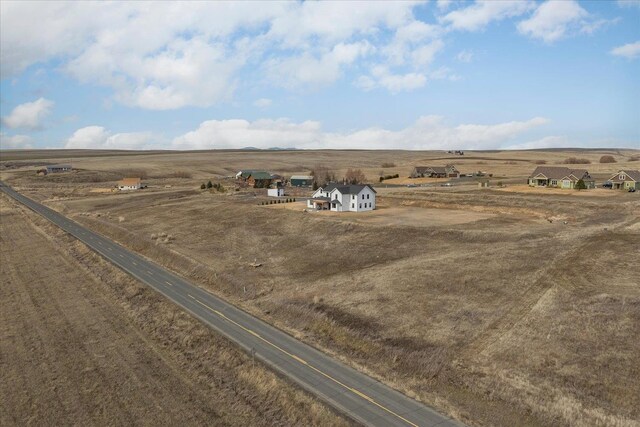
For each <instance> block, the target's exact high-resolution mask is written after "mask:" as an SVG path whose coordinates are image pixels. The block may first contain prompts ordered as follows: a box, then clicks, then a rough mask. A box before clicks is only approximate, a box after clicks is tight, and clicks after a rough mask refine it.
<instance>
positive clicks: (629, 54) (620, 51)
mask: <svg viewBox="0 0 640 427" xmlns="http://www.w3.org/2000/svg"><path fill="white" fill-rule="evenodd" d="M610 53H611V55H615V56H622V57H623V58H627V59H635V58H637V57H639V56H640V40H638V41H637V42H635V43H627V44H625V45H622V46H618V47H616V48H613V49H611V52H610Z"/></svg>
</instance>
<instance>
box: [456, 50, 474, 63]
mask: <svg viewBox="0 0 640 427" xmlns="http://www.w3.org/2000/svg"><path fill="white" fill-rule="evenodd" d="M473 57H474V54H473V52H472V51H470V50H466V49H464V50H461V51H460V52H458V54H457V55H456V59H457V60H458V61H460V62H471V61H472V60H473Z"/></svg>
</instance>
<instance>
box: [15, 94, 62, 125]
mask: <svg viewBox="0 0 640 427" xmlns="http://www.w3.org/2000/svg"><path fill="white" fill-rule="evenodd" d="M53 105H54V102H53V101H50V100H48V99H45V98H39V99H37V100H35V101H33V102H25V103H24V104H20V105H18V106H17V107H16V108H14V109H13V110H12V111H11V113H9V115H8V116H5V117H3V118H2V124H3V125H5V126H6V127H8V128H11V129H16V128H22V129H29V130H37V129H42V121H43V120H44V118H45V117H47V116H48V115H49V114H51V109H52V108H53Z"/></svg>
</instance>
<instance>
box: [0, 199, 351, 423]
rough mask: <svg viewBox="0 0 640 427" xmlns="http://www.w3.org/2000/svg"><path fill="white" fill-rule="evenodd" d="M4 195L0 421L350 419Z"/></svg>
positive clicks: (0, 210)
mask: <svg viewBox="0 0 640 427" xmlns="http://www.w3.org/2000/svg"><path fill="white" fill-rule="evenodd" d="M0 199H1V203H2V207H1V208H0V224H1V225H2V230H1V231H2V232H1V233H0V239H1V243H2V245H1V246H0V250H1V251H2V260H3V263H2V274H3V276H2V277H3V286H2V287H0V298H1V299H2V304H3V309H2V310H1V313H0V322H1V323H2V325H3V326H2V328H1V329H0V354H2V355H3V356H2V372H3V375H2V377H3V379H2V381H1V382H0V399H1V401H2V411H0V424H2V425H22V424H36V425H64V424H84V425H113V424H150V425H166V424H181V423H184V422H185V421H186V422H187V423H190V424H194V425H204V424H207V425H210V424H212V423H213V424H216V425H237V426H245V425H265V426H266V425H318V426H325V425H334V424H337V425H348V424H349V423H348V422H346V421H345V420H343V419H341V418H339V417H337V416H336V415H335V414H334V413H332V411H330V410H329V409H327V407H325V406H324V405H322V404H320V403H318V402H317V401H315V400H314V399H313V398H311V397H309V396H307V395H306V394H304V393H303V392H301V391H299V390H297V389H296V388H294V387H293V386H291V385H289V384H288V383H286V382H285V381H283V380H282V379H280V378H278V377H277V376H276V375H274V374H273V373H271V372H270V371H268V370H266V369H265V368H263V367H262V366H261V365H260V364H259V363H255V364H254V363H253V362H252V361H251V360H250V358H249V357H247V356H246V355H244V354H243V353H242V352H240V351H239V350H238V349H237V348H236V347H235V346H234V345H232V344H231V343H229V342H228V341H227V340H226V339H224V338H222V337H220V336H218V335H216V334H214V333H213V332H212V331H211V330H210V329H208V328H207V327H205V326H204V325H202V324H201V323H200V322H198V321H197V320H195V319H194V318H192V317H191V316H190V315H188V314H186V313H185V312H183V311H181V310H179V309H178V308H177V307H175V306H174V305H172V304H170V303H169V302H167V301H166V300H165V299H163V298H162V297H160V296H159V295H157V294H155V293H154V292H152V291H150V290H148V289H147V288H146V287H145V286H142V285H140V284H139V283H137V282H136V281H135V280H133V279H131V278H130V277H129V276H127V275H125V274H124V273H122V272H120V271H119V270H118V269H116V268H115V267H113V266H112V265H111V264H109V263H107V262H106V261H104V260H103V259H102V258H100V257H99V256H98V255H96V254H95V253H93V252H92V251H90V250H89V249H87V248H86V246H84V245H82V244H80V243H78V242H77V241H75V240H74V239H71V238H70V237H69V236H68V235H66V234H65V233H63V232H62V231H61V230H59V229H58V228H56V227H54V226H52V225H51V224H50V223H48V222H47V221H45V220H44V219H42V218H40V217H38V216H37V215H35V214H33V213H31V212H29V211H27V210H26V209H25V208H22V207H18V206H17V205H15V204H14V202H12V201H9V200H8V199H7V198H6V196H4V195H2V196H0ZM27 253H28V254H29V256H24V254H27ZM44 259H46V267H44V268H43V267H42V265H41V263H40V261H41V260H44Z"/></svg>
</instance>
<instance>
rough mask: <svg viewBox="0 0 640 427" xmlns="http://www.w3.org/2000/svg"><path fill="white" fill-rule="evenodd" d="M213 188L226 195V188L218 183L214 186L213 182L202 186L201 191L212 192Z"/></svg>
mask: <svg viewBox="0 0 640 427" xmlns="http://www.w3.org/2000/svg"><path fill="white" fill-rule="evenodd" d="M212 188H213V189H215V190H217V191H220V192H221V193H224V191H225V189H224V187H223V186H222V184H220V183H219V182H216V183H215V184H212V183H211V181H209V182H207V183H206V184H201V185H200V189H201V190H204V189H207V190H211V189H212Z"/></svg>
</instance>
